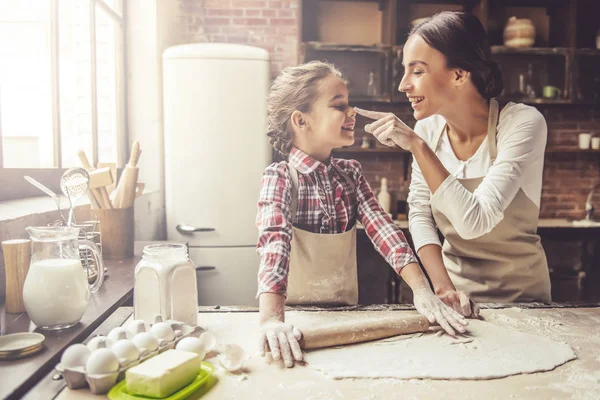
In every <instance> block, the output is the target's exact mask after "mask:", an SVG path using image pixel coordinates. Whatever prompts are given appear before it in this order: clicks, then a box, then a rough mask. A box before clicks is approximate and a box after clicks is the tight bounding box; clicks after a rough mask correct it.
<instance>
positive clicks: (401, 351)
mask: <svg viewBox="0 0 600 400" xmlns="http://www.w3.org/2000/svg"><path fill="white" fill-rule="evenodd" d="M468 329H469V334H468V335H465V336H460V337H457V338H453V337H451V336H448V335H442V336H440V335H436V334H435V333H427V334H424V335H412V336H410V337H408V338H407V339H404V340H390V339H385V340H379V341H374V342H369V343H363V344H357V345H349V346H341V347H335V348H329V349H321V350H315V351H311V352H308V353H307V354H306V361H307V362H308V364H309V365H310V366H311V367H312V368H314V369H317V370H318V371H320V372H322V373H324V374H326V375H327V376H329V377H331V378H333V379H345V378H399V379H413V378H417V379H472V380H478V379H494V378H503V377H506V376H509V375H516V374H524V373H533V372H541V371H550V370H552V369H554V368H556V367H557V366H559V365H562V364H564V363H566V362H567V361H570V360H573V359H575V358H576V355H575V353H574V352H573V350H572V349H571V347H570V346H569V345H567V344H564V343H559V342H556V341H554V340H551V339H548V338H546V337H544V336H538V335H532V334H529V333H525V332H521V331H518V330H515V329H510V328H503V327H501V326H499V325H495V324H492V323H490V322H484V321H479V320H469V327H468ZM398 338H401V337H398Z"/></svg>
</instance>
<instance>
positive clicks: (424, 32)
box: [410, 11, 504, 99]
mask: <svg viewBox="0 0 600 400" xmlns="http://www.w3.org/2000/svg"><path fill="white" fill-rule="evenodd" d="M410 35H419V36H421V37H422V38H423V40H425V42H427V44H428V45H430V46H431V47H433V48H434V49H436V50H438V51H439V52H440V53H442V54H443V55H444V56H446V67H448V68H460V69H463V70H465V71H468V72H470V73H471V80H472V82H473V84H474V85H475V87H476V88H477V91H478V92H479V93H480V94H481V95H482V96H483V97H484V98H486V99H490V98H491V97H496V96H498V95H499V94H500V93H501V92H502V89H504V83H503V82H502V74H501V73H500V69H499V68H498V64H497V63H496V62H495V61H493V60H492V52H491V49H490V44H489V42H488V37H487V33H486V32H485V30H484V29H483V25H481V22H479V19H477V17H476V16H474V15H473V14H467V13H464V12H451V11H444V12H441V13H439V14H436V15H434V16H433V17H431V18H429V19H427V20H425V21H424V22H422V23H420V24H418V25H416V26H415V27H413V28H412V29H411V31H410Z"/></svg>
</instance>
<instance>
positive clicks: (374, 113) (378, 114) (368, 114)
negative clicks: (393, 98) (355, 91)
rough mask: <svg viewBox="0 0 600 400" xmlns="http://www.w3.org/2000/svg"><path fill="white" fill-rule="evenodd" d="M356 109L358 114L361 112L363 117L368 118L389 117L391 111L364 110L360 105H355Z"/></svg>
mask: <svg viewBox="0 0 600 400" xmlns="http://www.w3.org/2000/svg"><path fill="white" fill-rule="evenodd" d="M354 111H356V113H357V114H360V115H362V116H363V117H367V118H371V119H381V118H383V117H387V116H388V115H390V113H383V112H379V111H369V110H363V109H362V108H358V107H354Z"/></svg>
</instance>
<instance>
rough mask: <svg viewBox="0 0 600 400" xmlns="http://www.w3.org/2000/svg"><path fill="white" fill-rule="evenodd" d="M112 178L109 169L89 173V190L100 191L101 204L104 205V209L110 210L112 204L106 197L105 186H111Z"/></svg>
mask: <svg viewBox="0 0 600 400" xmlns="http://www.w3.org/2000/svg"><path fill="white" fill-rule="evenodd" d="M112 183H113V177H112V174H111V172H110V168H100V169H94V170H92V171H90V188H91V189H100V193H101V195H102V204H103V205H106V207H104V208H108V209H111V208H113V207H112V203H111V202H110V199H109V197H108V191H107V189H106V186H109V185H112Z"/></svg>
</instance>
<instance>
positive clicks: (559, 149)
mask: <svg viewBox="0 0 600 400" xmlns="http://www.w3.org/2000/svg"><path fill="white" fill-rule="evenodd" d="M546 153H552V154H557V153H590V154H600V150H595V149H580V148H579V147H550V148H546Z"/></svg>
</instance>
